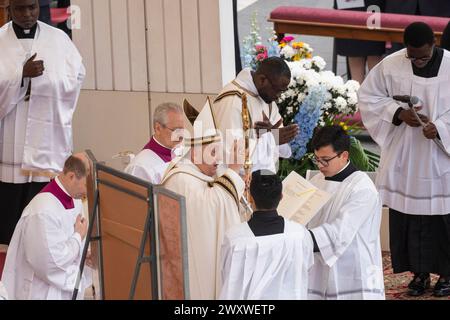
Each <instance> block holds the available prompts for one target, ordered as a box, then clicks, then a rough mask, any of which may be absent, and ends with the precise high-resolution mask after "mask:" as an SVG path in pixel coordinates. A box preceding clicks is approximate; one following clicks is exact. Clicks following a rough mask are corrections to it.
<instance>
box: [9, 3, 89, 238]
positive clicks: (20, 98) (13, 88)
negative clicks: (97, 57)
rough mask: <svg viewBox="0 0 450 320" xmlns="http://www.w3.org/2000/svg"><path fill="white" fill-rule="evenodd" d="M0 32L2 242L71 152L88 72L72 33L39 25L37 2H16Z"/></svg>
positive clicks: (40, 23)
mask: <svg viewBox="0 0 450 320" xmlns="http://www.w3.org/2000/svg"><path fill="white" fill-rule="evenodd" d="M8 12H9V14H10V16H11V18H12V22H9V23H7V24H5V25H4V26H3V27H2V28H1V29H0V48H1V62H0V203H1V209H0V244H2V243H3V244H8V243H9V241H10V239H11V236H12V233H13V231H14V227H15V225H16V223H17V221H18V220H19V218H20V214H21V213H22V211H23V209H24V208H25V206H26V205H27V204H28V202H29V201H30V200H31V199H32V198H33V197H34V195H36V194H37V193H38V192H39V191H40V190H41V189H42V188H43V187H44V186H45V184H46V183H47V182H48V181H49V180H50V177H54V176H56V175H57V174H58V173H59V172H61V171H62V168H63V165H64V160H65V159H66V158H67V157H68V156H69V155H70V154H71V153H72V115H73V113H74V111H75V106H76V102H77V99H78V96H79V93H80V88H81V83H82V81H83V78H84V75H85V70H84V67H83V64H82V59H81V56H80V54H79V52H78V50H77V49H76V48H75V46H74V45H73V43H72V41H71V40H70V39H69V38H68V37H67V35H66V34H65V33H64V32H62V31H61V30H59V29H56V28H53V27H51V26H49V25H47V24H45V23H42V22H38V21H37V18H38V16H39V3H38V1H37V0H11V1H10V6H9V11H8Z"/></svg>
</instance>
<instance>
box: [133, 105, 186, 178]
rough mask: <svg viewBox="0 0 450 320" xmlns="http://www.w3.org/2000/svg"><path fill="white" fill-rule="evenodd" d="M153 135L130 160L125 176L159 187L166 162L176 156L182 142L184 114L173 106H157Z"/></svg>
mask: <svg viewBox="0 0 450 320" xmlns="http://www.w3.org/2000/svg"><path fill="white" fill-rule="evenodd" d="M153 128H154V130H155V133H154V135H153V136H152V138H151V139H150V141H149V142H148V143H147V145H146V146H145V147H144V149H143V150H142V151H141V152H139V153H138V154H137V155H136V157H134V158H133V160H131V162H130V164H129V165H128V166H127V167H126V168H125V172H126V173H129V174H131V175H133V176H136V177H138V178H141V179H143V180H145V181H148V182H151V183H152V184H159V183H160V182H161V180H162V176H163V174H164V172H165V171H166V169H167V167H168V165H169V162H170V161H171V160H172V159H173V158H174V157H175V156H176V153H177V150H178V151H179V149H177V146H178V145H179V144H180V142H181V141H182V138H183V130H184V117H183V110H182V109H181V107H180V106H179V105H177V104H175V103H163V104H161V105H159V106H158V107H157V108H156V110H155V112H154V114H153Z"/></svg>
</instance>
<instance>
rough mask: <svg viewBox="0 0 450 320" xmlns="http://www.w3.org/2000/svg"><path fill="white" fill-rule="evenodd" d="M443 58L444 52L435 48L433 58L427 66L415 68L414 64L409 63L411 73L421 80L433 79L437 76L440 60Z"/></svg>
mask: <svg viewBox="0 0 450 320" xmlns="http://www.w3.org/2000/svg"><path fill="white" fill-rule="evenodd" d="M443 58H444V50H443V49H442V48H438V47H435V48H434V51H433V56H432V57H431V60H430V61H429V62H428V63H427V65H426V66H425V67H423V68H417V67H416V66H415V65H414V63H412V62H411V64H412V68H413V72H414V75H415V76H418V77H422V78H434V77H437V75H438V74H439V69H440V67H441V63H442V59H443Z"/></svg>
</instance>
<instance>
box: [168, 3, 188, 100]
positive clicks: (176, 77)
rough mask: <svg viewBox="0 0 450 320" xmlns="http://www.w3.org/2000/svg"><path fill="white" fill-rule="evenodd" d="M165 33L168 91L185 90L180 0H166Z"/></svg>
mask: <svg viewBox="0 0 450 320" xmlns="http://www.w3.org/2000/svg"><path fill="white" fill-rule="evenodd" d="M164 34H165V37H166V61H167V63H166V75H167V90H168V92H184V77H183V39H182V36H181V7H180V0H170V1H164Z"/></svg>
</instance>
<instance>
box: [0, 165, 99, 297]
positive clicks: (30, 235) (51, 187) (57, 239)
mask: <svg viewBox="0 0 450 320" xmlns="http://www.w3.org/2000/svg"><path fill="white" fill-rule="evenodd" d="M72 158H73V157H72ZM69 159H70V158H69ZM82 165H84V164H82ZM86 173H87V172H86V171H84V174H86ZM70 174H75V173H73V172H71V171H69V172H68V174H67V176H69V175H70ZM64 176H66V175H65V174H64ZM67 176H66V177H67ZM60 179H62V178H61V176H59V177H57V178H56V179H55V180H53V181H51V182H50V183H49V184H48V185H47V186H46V187H45V188H44V189H43V190H42V191H41V193H39V194H38V195H36V197H34V198H33V200H32V201H31V202H30V204H29V205H28V206H27V207H26V208H25V210H24V212H23V214H22V217H21V219H20V220H19V222H18V224H17V226H16V229H15V231H14V234H13V237H12V239H11V243H10V246H9V247H8V251H7V256H6V262H5V268H4V271H3V275H2V279H1V280H2V282H3V284H4V285H5V288H6V290H7V292H8V296H9V299H11V300H70V299H71V298H72V293H73V290H74V287H75V284H76V279H77V276H78V271H79V267H80V262H81V257H82V252H83V247H84V243H85V236H86V232H87V224H86V222H83V218H81V217H80V215H82V207H83V205H82V202H81V200H80V198H81V196H82V195H83V194H85V192H86V191H85V190H86V178H85V176H84V177H82V178H80V179H79V181H77V182H76V183H74V182H73V181H75V180H71V181H72V182H71V183H67V181H68V180H67V179H66V178H64V181H66V187H67V186H70V188H71V192H73V193H76V194H74V196H75V197H76V198H73V197H72V196H71V195H70V194H69V191H68V189H66V187H64V185H63V183H62V182H61V181H62V180H60ZM75 179H78V178H75ZM83 179H84V185H83ZM79 221H81V222H79ZM75 225H77V226H79V225H82V227H79V228H81V229H78V227H77V229H76V227H75ZM80 230H81V231H80ZM90 284H91V270H90V268H89V267H85V270H84V273H83V277H82V280H81V284H80V288H81V290H80V291H79V295H78V298H81V299H82V298H83V296H84V290H85V288H86V287H87V286H89V285H90Z"/></svg>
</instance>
